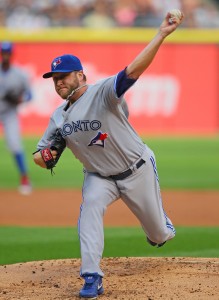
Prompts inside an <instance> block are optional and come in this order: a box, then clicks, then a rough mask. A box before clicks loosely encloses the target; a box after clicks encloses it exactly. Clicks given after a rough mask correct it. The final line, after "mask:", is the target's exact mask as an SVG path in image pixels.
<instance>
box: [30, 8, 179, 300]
mask: <svg viewBox="0 0 219 300" xmlns="http://www.w3.org/2000/svg"><path fill="white" fill-rule="evenodd" d="M182 20H183V15H181V17H180V18H176V17H175V18H174V17H173V16H171V22H170V13H168V14H167V15H166V17H165V19H164V21H163V23H162V24H161V26H160V28H159V30H158V33H157V35H156V36H155V37H154V39H153V40H152V41H151V42H150V43H149V44H148V45H147V46H146V47H145V48H144V49H143V50H142V52H141V53H140V54H139V55H138V56H137V57H136V58H135V59H134V60H133V61H132V62H131V63H129V64H128V66H127V67H125V68H124V69H123V70H121V71H119V72H118V73H117V74H115V75H113V76H110V77H108V78H104V79H102V80H100V81H98V82H97V83H95V84H92V85H88V84H87V83H86V76H85V75H84V73H83V66H82V64H81V61H80V60H79V58H77V57H76V56H74V55H71V54H65V55H61V56H59V57H56V58H55V59H54V60H53V61H52V64H51V70H50V71H49V72H47V73H45V74H44V75H43V78H52V80H53V82H54V86H55V90H56V92H57V93H58V94H59V95H60V97H61V98H62V99H64V100H65V101H64V102H63V104H61V105H60V106H59V107H58V108H57V109H56V110H55V112H54V113H53V115H52V116H51V119H50V122H49V125H48V128H47V129H46V131H45V133H44V135H43V137H42V138H41V140H40V141H39V143H38V145H37V151H36V152H35V153H34V161H35V163H36V164H37V165H39V166H41V167H43V168H47V169H52V168H53V167H54V166H55V164H56V163H57V162H58V160H59V158H60V156H61V154H62V152H63V151H64V149H65V148H66V147H68V148H69V149H70V150H71V151H72V153H73V154H74V155H75V157H76V158H77V159H79V160H80V162H81V163H82V164H83V166H84V184H83V189H82V196H83V201H82V205H81V209H80V216H79V221H78V232H79V238H80V248H81V270H80V274H81V276H82V278H84V280H85V283H84V285H83V287H82V289H81V290H80V292H79V295H80V297H82V298H92V299H95V298H97V296H98V295H100V294H102V293H103V283H102V278H103V276H104V273H103V271H102V270H101V268H100V260H101V257H102V253H103V248H104V230H103V216H104V213H105V211H106V209H107V207H108V206H109V205H110V204H112V203H113V202H114V201H116V200H117V199H119V198H121V199H122V200H123V201H124V203H125V204H126V205H127V206H128V207H129V209H130V210H131V211H132V212H133V213H134V215H135V216H136V217H137V218H138V220H139V222H140V224H141V226H142V228H143V230H144V232H145V235H146V239H147V241H148V243H150V244H151V245H152V246H157V247H161V246H162V245H164V244H165V242H166V241H168V240H170V239H172V238H173V237H174V236H175V229H174V227H173V224H172V223H171V221H170V219H169V218H168V217H167V215H166V214H165V212H164V209H163V205H162V200H161V195H160V187H159V178H158V172H157V167H156V160H155V156H154V153H153V151H152V150H151V149H150V148H149V147H148V146H147V145H145V144H144V143H143V141H142V140H141V138H140V137H139V136H138V134H137V133H136V131H135V130H134V128H133V127H132V126H131V125H130V123H129V121H128V118H127V111H126V109H125V107H126V105H125V100H124V94H125V93H126V91H127V90H128V89H129V88H131V87H132V85H133V84H135V82H136V81H137V80H138V78H139V77H140V76H141V74H142V73H143V72H144V71H145V70H146V69H147V68H148V66H149V65H150V64H151V62H152V61H153V59H154V57H155V55H156V53H157V51H158V50H159V48H160V46H161V44H162V43H163V41H164V40H165V38H166V37H167V36H168V35H169V34H171V33H172V32H173V31H174V30H175V29H176V28H177V27H178V26H179V25H180V24H181V22H182Z"/></svg>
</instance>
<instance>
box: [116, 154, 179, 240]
mask: <svg viewBox="0 0 219 300" xmlns="http://www.w3.org/2000/svg"><path fill="white" fill-rule="evenodd" d="M117 185H118V187H119V189H120V191H121V198H122V200H123V201H124V202H125V203H126V204H127V206H128V207H129V208H130V209H131V211H132V212H133V213H134V214H135V215H136V217H137V218H138V220H139V221H140V223H141V225H142V227H143V230H144V231H145V233H146V235H147V238H148V239H149V240H148V241H151V242H152V243H151V244H152V245H157V244H159V245H160V244H163V243H164V242H166V241H167V240H170V239H172V238H173V237H174V236H175V229H174V227H173V224H172V222H171V221H170V219H169V218H168V217H167V215H166V213H165V211H164V209H163V204H162V199H161V193H160V186H159V179H158V174H157V169H156V163H155V158H154V155H153V152H152V151H150V152H149V153H148V155H147V158H146V163H145V164H144V165H143V166H142V167H140V168H139V169H138V170H137V171H136V172H135V173H134V174H132V175H131V176H129V177H128V178H127V179H125V180H120V181H118V182H117Z"/></svg>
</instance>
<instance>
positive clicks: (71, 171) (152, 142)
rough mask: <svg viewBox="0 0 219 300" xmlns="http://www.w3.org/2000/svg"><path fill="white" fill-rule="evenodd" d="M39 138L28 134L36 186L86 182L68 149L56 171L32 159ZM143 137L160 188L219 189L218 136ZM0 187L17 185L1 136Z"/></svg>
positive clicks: (77, 185)
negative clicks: (157, 176) (42, 167)
mask: <svg viewBox="0 0 219 300" xmlns="http://www.w3.org/2000/svg"><path fill="white" fill-rule="evenodd" d="M38 140H39V138H36V137H35V138H25V139H24V147H25V151H26V154H27V161H28V166H29V170H30V175H31V178H32V182H33V185H34V187H35V188H48V187H53V188H69V187H72V188H79V187H81V185H82V182H83V173H82V165H81V163H80V162H79V161H78V160H76V159H75V158H74V156H73V155H72V153H71V152H70V150H69V149H67V150H66V151H65V152H64V153H63V155H62V157H61V158H60V161H59V162H58V164H57V167H56V168H55V169H54V171H55V175H54V176H51V175H50V171H49V170H45V169H41V168H40V167H38V166H36V165H35V164H34V163H33V161H32V152H33V151H35V148H36V144H37V142H38ZM144 141H145V142H146V143H147V144H148V145H149V146H150V147H151V148H152V149H153V151H154V152H155V154H156V159H157V167H158V172H159V177H160V185H161V188H165V189H219V172H218V170H219V137H209V138H166V137H165V138H154V137H153V138H147V139H144ZM0 149H1V159H0V189H1V188H16V187H17V183H18V174H17V172H16V169H15V167H14V162H13V159H12V158H11V156H10V154H9V153H8V151H7V149H6V147H5V144H4V141H3V140H2V138H1V139H0Z"/></svg>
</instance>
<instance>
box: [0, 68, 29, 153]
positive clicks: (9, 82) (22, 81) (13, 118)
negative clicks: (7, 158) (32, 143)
mask: <svg viewBox="0 0 219 300" xmlns="http://www.w3.org/2000/svg"><path fill="white" fill-rule="evenodd" d="M16 90H19V91H20V90H22V91H23V100H24V101H25V100H29V99H30V98H31V92H30V85H29V80H28V78H27V76H26V75H25V73H24V72H23V70H21V69H20V68H18V67H15V66H11V67H10V68H9V70H8V71H6V72H5V71H3V70H2V68H1V67H0V123H2V124H3V126H4V131H5V138H6V141H7V144H8V147H9V149H10V150H11V151H12V152H14V153H17V152H20V151H21V150H22V143H21V138H20V128H19V120H18V115H17V107H16V106H15V105H12V104H10V103H9V102H7V101H5V100H4V96H5V95H6V94H7V93H8V92H10V91H16Z"/></svg>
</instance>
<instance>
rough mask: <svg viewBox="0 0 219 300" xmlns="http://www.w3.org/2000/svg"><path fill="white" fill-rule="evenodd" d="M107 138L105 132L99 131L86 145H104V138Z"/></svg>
mask: <svg viewBox="0 0 219 300" xmlns="http://www.w3.org/2000/svg"><path fill="white" fill-rule="evenodd" d="M107 138H108V134H107V133H102V132H101V131H99V132H98V134H97V135H96V136H95V137H94V138H93V139H92V140H91V142H90V143H89V144H88V146H100V147H104V143H105V139H107Z"/></svg>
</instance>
